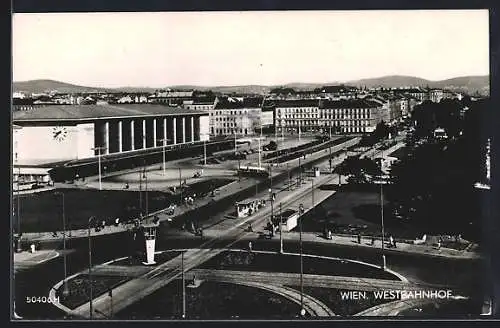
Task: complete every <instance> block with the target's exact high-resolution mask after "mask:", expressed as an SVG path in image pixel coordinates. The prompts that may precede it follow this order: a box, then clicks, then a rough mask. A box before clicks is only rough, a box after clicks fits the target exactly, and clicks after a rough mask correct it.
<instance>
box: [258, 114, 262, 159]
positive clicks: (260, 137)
mask: <svg viewBox="0 0 500 328" xmlns="http://www.w3.org/2000/svg"><path fill="white" fill-rule="evenodd" d="M261 139H262V123H261V124H260V136H259V169H260V166H261V144H260V140H261Z"/></svg>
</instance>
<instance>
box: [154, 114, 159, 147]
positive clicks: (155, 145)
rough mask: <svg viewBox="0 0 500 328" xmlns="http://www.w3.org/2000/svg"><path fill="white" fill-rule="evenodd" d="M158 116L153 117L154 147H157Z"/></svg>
mask: <svg viewBox="0 0 500 328" xmlns="http://www.w3.org/2000/svg"><path fill="white" fill-rule="evenodd" d="M157 146H158V145H157V144H156V118H154V119H153V148H156V147H157Z"/></svg>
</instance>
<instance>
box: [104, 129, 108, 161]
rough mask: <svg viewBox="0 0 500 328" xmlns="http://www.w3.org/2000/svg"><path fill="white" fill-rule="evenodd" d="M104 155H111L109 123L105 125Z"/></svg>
mask: <svg viewBox="0 0 500 328" xmlns="http://www.w3.org/2000/svg"><path fill="white" fill-rule="evenodd" d="M104 147H106V149H104V153H105V154H106V155H107V154H109V122H106V123H104Z"/></svg>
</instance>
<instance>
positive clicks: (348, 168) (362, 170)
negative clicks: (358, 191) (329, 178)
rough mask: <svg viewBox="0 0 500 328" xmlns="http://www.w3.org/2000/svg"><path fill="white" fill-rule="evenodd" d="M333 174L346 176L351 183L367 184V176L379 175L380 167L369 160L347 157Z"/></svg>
mask: <svg viewBox="0 0 500 328" xmlns="http://www.w3.org/2000/svg"><path fill="white" fill-rule="evenodd" d="M334 172H335V173H337V174H340V175H348V176H349V180H348V181H349V182H353V183H368V182H369V179H368V176H377V175H380V174H381V171H380V167H379V165H378V164H377V163H376V162H375V161H373V160H372V159H369V158H359V157H358V156H349V157H347V158H346V159H345V160H344V161H343V162H342V163H341V164H340V165H338V166H337V167H336V168H335V170H334Z"/></svg>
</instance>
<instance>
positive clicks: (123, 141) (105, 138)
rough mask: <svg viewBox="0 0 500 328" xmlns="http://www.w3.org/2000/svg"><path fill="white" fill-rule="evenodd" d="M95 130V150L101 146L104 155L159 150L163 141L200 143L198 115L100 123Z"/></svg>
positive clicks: (169, 143) (167, 143)
mask: <svg viewBox="0 0 500 328" xmlns="http://www.w3.org/2000/svg"><path fill="white" fill-rule="evenodd" d="M94 131H95V132H94V144H95V147H103V149H102V154H103V155H105V154H113V153H120V152H125V151H132V150H140V149H148V148H155V147H162V146H163V139H167V140H166V145H177V144H183V143H191V142H195V141H199V140H200V116H199V115H197V116H191V115H185V116H167V117H144V118H141V117H138V118H123V119H110V120H109V121H104V120H103V121H101V120H100V121H97V122H96V123H95V128H94ZM95 154H96V155H97V154H98V151H97V150H96V151H95Z"/></svg>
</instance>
